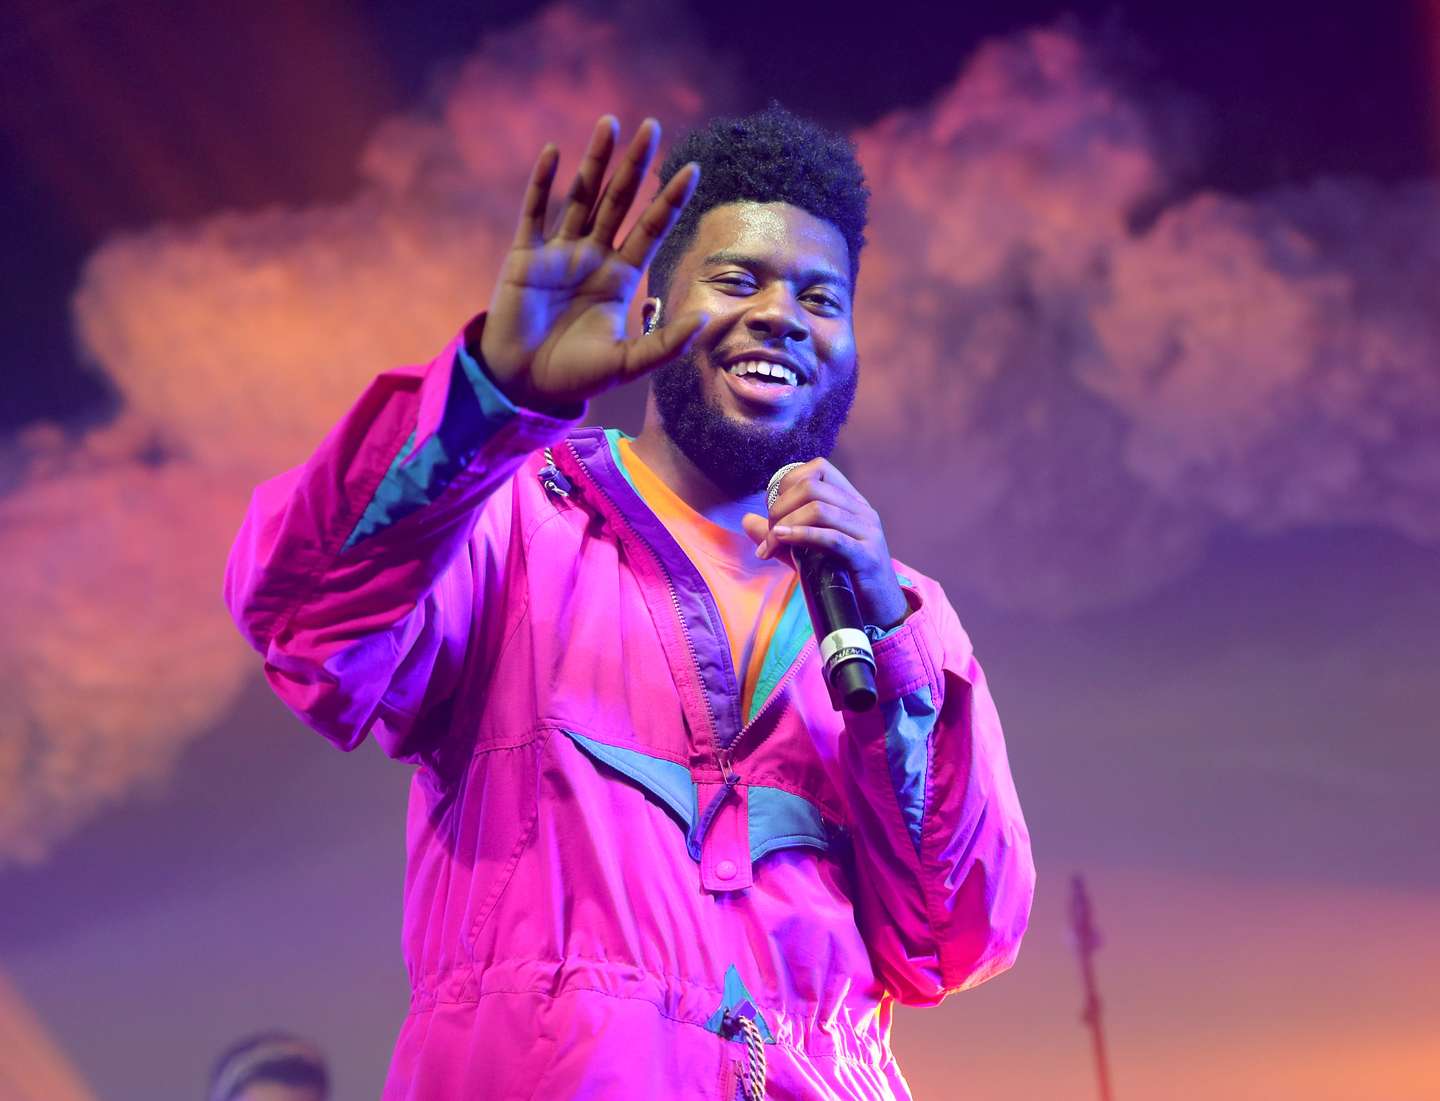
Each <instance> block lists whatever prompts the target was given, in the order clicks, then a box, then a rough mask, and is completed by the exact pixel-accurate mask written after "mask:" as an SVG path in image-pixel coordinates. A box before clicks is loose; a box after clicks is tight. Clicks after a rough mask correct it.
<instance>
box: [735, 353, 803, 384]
mask: <svg viewBox="0 0 1440 1101" xmlns="http://www.w3.org/2000/svg"><path fill="white" fill-rule="evenodd" d="M726 370H727V371H729V373H730V374H732V375H734V376H735V377H736V378H744V377H745V376H746V375H762V376H764V377H766V378H774V379H780V380H782V381H784V382H785V384H786V385H788V386H799V385H800V376H799V375H797V374H796V373H795V372H794V371H792V370H791V369H790V368H789V367H783V366H781V365H780V364H778V363H770V362H767V361H766V360H763V359H745V360H741V361H740V362H739V363H732V364H731V365H730V366H729V367H728V368H726Z"/></svg>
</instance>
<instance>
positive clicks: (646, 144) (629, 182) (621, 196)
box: [590, 119, 660, 249]
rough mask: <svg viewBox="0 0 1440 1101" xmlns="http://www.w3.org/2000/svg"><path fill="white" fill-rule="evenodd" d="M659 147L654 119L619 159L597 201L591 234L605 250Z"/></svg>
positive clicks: (642, 126) (612, 241)
mask: <svg viewBox="0 0 1440 1101" xmlns="http://www.w3.org/2000/svg"><path fill="white" fill-rule="evenodd" d="M659 146H660V124H659V123H658V122H656V121H655V120H654V119H646V120H645V121H644V122H642V123H641V124H640V129H639V130H637V131H636V132H635V137H634V138H633V139H632V140H631V142H630V147H629V148H628V149H626V150H625V156H623V157H622V158H620V165H619V167H618V168H616V169H615V175H614V176H612V177H611V178H610V186H609V187H607V188H606V189H605V195H604V197H602V198H601V200H600V209H599V211H598V212H597V213H596V215H595V226H594V228H593V229H592V230H591V231H590V234H591V236H592V237H593V238H594V239H595V240H596V241H597V242H598V243H599V244H601V245H603V246H604V247H605V248H607V249H608V248H610V247H611V246H612V245H613V244H614V241H615V234H616V232H618V231H619V229H620V223H621V222H623V221H624V220H625V215H627V214H629V213H630V204H631V203H633V202H634V201H635V196H636V195H637V194H638V193H639V191H640V184H641V182H642V181H643V180H644V179H645V173H646V172H648V171H650V162H651V161H653V160H654V159H655V150H656V149H658V148H659Z"/></svg>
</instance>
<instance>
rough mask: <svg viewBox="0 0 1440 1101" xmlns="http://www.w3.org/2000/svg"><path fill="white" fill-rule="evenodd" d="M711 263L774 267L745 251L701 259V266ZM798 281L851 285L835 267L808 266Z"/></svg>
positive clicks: (713, 253)
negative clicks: (748, 254)
mask: <svg viewBox="0 0 1440 1101" xmlns="http://www.w3.org/2000/svg"><path fill="white" fill-rule="evenodd" d="M710 264H736V265H738V266H739V267H742V268H769V267H773V265H772V264H771V263H770V262H769V261H768V260H762V259H760V258H759V257H758V256H747V255H746V254H745V253H743V252H712V253H711V254H710V255H709V256H707V257H705V259H704V260H702V261H700V265H701V267H706V266H708V265H710ZM797 282H799V283H801V284H802V285H804V286H807V287H808V286H813V285H814V284H816V283H833V284H835V285H836V286H839V287H849V286H850V280H849V278H848V277H847V276H844V275H841V274H840V273H839V272H838V271H836V270H835V269H834V268H808V269H806V270H805V271H802V272H801V273H800V277H799V279H798V280H797Z"/></svg>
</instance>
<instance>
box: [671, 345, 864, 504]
mask: <svg viewBox="0 0 1440 1101" xmlns="http://www.w3.org/2000/svg"><path fill="white" fill-rule="evenodd" d="M859 378H860V371H859V369H858V367H857V369H856V370H854V371H851V372H850V377H849V378H844V379H840V380H838V381H837V382H835V383H834V385H832V386H831V387H830V388H829V389H827V390H826V391H824V392H823V393H822V394H821V395H820V398H819V400H818V401H817V402H816V403H815V407H814V408H813V409H811V410H810V412H809V413H807V414H806V415H805V416H804V417H802V418H801V419H800V420H799V421H798V422H796V423H795V424H794V425H792V426H791V427H789V428H786V429H780V430H775V429H769V428H765V427H763V426H762V425H757V424H745V423H741V422H737V421H733V420H731V419H730V418H729V417H727V416H726V415H725V414H724V412H723V411H722V410H721V409H720V406H719V405H718V404H715V403H713V402H707V401H706V400H705V394H704V391H703V390H702V389H701V387H700V365H699V363H698V362H697V361H696V358H695V353H694V352H693V351H691V352H688V353H686V354H685V355H683V356H681V357H680V358H679V359H677V360H675V361H674V362H673V363H667V364H666V365H665V366H664V367H661V368H660V369H659V370H657V371H656V372H655V373H654V374H653V375H651V376H650V392H651V393H652V394H654V395H655V408H656V409H657V410H658V411H659V413H660V423H661V424H663V425H664V426H665V433H666V435H668V436H669V437H670V438H671V439H672V440H674V441H675V445H676V446H677V447H679V448H680V450H681V451H682V452H683V453H684V455H685V457H686V458H687V459H689V460H690V461H691V462H692V463H694V464H695V465H696V467H698V468H699V469H700V471H701V473H703V474H704V475H705V476H706V477H707V478H709V479H710V480H711V481H712V482H714V483H715V484H716V485H717V486H719V487H720V488H721V489H723V490H725V491H726V492H727V493H730V494H732V495H734V496H735V497H736V498H740V497H749V496H750V495H751V494H752V493H756V492H758V491H759V490H761V489H764V488H765V486H766V485H767V484H768V483H769V481H770V475H772V474H774V473H775V471H777V470H779V469H780V468H781V467H782V466H784V465H785V464H786V463H803V462H808V461H809V460H811V459H815V458H820V457H828V456H829V454H830V452H831V451H833V450H835V438H836V437H837V436H838V435H839V434H840V429H841V428H842V427H843V426H844V424H845V420H846V418H847V417H849V416H850V407H851V406H852V405H853V404H855V387H856V384H857V382H858V381H859Z"/></svg>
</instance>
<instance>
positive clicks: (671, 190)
mask: <svg viewBox="0 0 1440 1101" xmlns="http://www.w3.org/2000/svg"><path fill="white" fill-rule="evenodd" d="M699 182H700V166H699V165H698V164H695V163H694V162H693V161H692V162H691V163H690V164H687V165H686V166H685V167H684V168H682V169H680V171H679V172H677V173H675V175H674V176H672V177H671V179H670V182H669V183H668V184H666V185H665V186H664V187H663V188H661V189H660V194H658V195H656V196H655V198H654V200H653V201H652V202H651V203H650V205H649V206H647V207H646V208H645V212H644V213H643V214H641V215H640V217H639V219H638V220H637V221H636V222H635V225H634V227H633V228H632V229H631V230H630V232H629V233H627V234H626V235H625V242H624V243H623V244H622V245H621V246H620V258H621V259H622V260H624V261H625V262H626V263H627V264H633V265H634V266H635V267H637V268H643V267H644V266H645V265H646V264H648V263H650V261H651V259H652V258H653V257H654V255H655V250H656V249H658V248H659V247H660V242H661V241H663V240H665V235H666V234H667V233H669V232H670V228H671V227H672V226H673V225H674V224H675V222H676V220H678V219H679V217H680V212H681V211H682V210H684V209H685V204H686V203H688V202H689V201H690V196H691V195H693V194H694V193H695V185H696V184H697V183H699Z"/></svg>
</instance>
